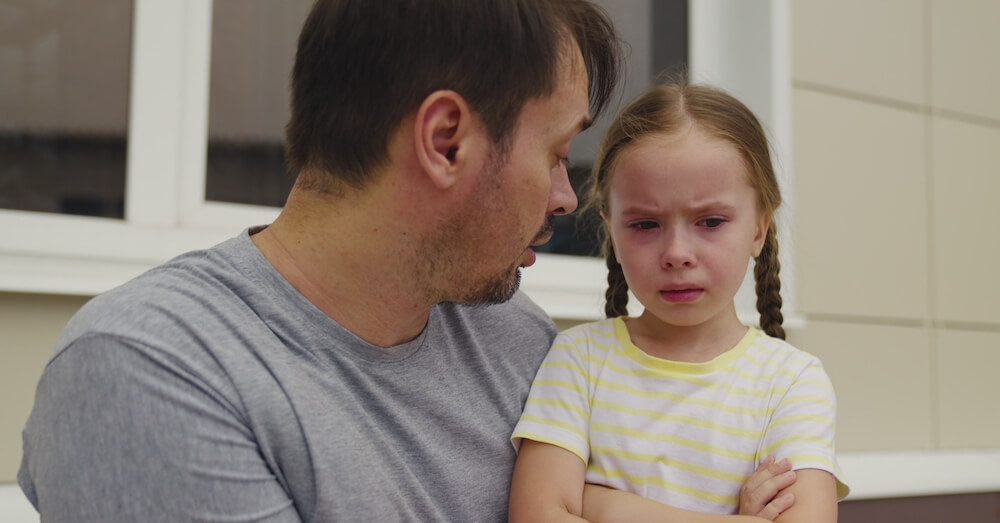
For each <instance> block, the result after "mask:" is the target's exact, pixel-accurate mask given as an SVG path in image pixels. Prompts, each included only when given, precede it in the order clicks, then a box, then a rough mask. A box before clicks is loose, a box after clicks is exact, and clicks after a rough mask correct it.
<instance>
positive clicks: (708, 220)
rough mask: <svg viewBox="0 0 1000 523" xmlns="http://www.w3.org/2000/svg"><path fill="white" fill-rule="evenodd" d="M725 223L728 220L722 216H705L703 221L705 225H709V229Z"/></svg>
mask: <svg viewBox="0 0 1000 523" xmlns="http://www.w3.org/2000/svg"><path fill="white" fill-rule="evenodd" d="M723 223H726V220H723V219H722V218H705V219H704V220H702V221H701V224H702V225H704V226H705V227H708V228H709V229H714V228H716V227H719V226H721V225H722V224H723Z"/></svg>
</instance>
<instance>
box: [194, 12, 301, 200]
mask: <svg viewBox="0 0 1000 523" xmlns="http://www.w3.org/2000/svg"><path fill="white" fill-rule="evenodd" d="M311 5H312V1H311V0H281V1H277V0H215V2H214V5H213V14H212V72H211V88H210V91H209V125H208V136H209V141H208V158H207V162H208V165H207V170H206V173H205V174H206V186H205V199H207V200H215V201H224V202H235V203H248V204H255V205H270V206H276V207H280V206H282V205H284V203H285V197H286V196H287V195H288V190H289V189H290V188H291V183H292V180H291V179H290V178H289V176H288V174H287V171H286V169H285V160H284V149H283V143H284V128H285V123H286V122H287V121H288V115H289V108H288V104H289V81H290V75H291V70H292V65H293V63H294V60H295V46H296V42H297V39H298V34H299V30H300V29H301V28H302V24H303V22H304V21H305V17H306V15H307V14H308V12H309V8H310V7H311Z"/></svg>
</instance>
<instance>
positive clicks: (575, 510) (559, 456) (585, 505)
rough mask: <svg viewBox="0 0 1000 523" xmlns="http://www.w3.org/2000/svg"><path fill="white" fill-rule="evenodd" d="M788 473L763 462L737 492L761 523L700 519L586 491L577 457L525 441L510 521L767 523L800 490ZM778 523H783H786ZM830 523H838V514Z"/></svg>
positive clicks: (605, 491) (611, 493)
mask: <svg viewBox="0 0 1000 523" xmlns="http://www.w3.org/2000/svg"><path fill="white" fill-rule="evenodd" d="M786 472H788V467H787V464H786V463H780V464H775V463H773V460H767V461H765V462H764V463H762V465H761V467H759V468H758V469H757V471H755V472H754V473H753V475H751V477H750V478H749V479H748V480H747V483H746V487H745V488H744V489H743V490H742V491H741V493H740V506H741V511H742V512H750V513H754V514H759V515H760V516H762V517H755V516H742V515H718V514H704V513H700V512H693V511H690V510H684V509H679V508H676V507H671V506H668V505H664V504H662V503H659V502H656V501H653V500H650V499H647V498H643V497H641V496H637V495H635V494H631V493H628V492H624V491H619V490H614V489H610V488H605V487H600V486H596V485H585V483H584V481H585V474H586V465H585V463H584V462H583V460H581V459H580V458H579V456H577V455H576V454H573V453H572V452H570V451H568V450H566V449H563V448H561V447H557V446H555V445H549V444H547V443H541V442H538V441H534V440H529V439H524V440H522V441H521V445H520V449H519V451H518V457H517V462H516V464H515V466H514V477H513V482H512V484H511V492H510V516H509V517H510V521H512V522H530V521H545V522H559V521H594V522H599V521H630V522H642V521H664V520H669V521H675V522H684V523H738V522H745V523H751V522H765V521H770V520H772V519H774V517H775V516H777V515H778V514H782V513H783V512H785V510H786V509H788V508H789V506H791V505H792V504H793V502H794V500H795V499H796V498H794V497H793V495H787V492H786V491H788V490H790V487H789V484H791V483H792V482H795V484H798V480H797V479H796V475H795V474H786ZM803 472H805V471H803ZM814 472H819V471H814ZM831 478H832V476H831ZM809 481H810V482H811V481H812V480H809ZM792 486H794V485H792ZM783 489H784V491H782V490H783ZM834 501H836V500H835V499H834ZM834 507H836V505H835V504H834ZM809 514H811V512H808V513H804V515H805V516H808V515H809ZM665 518H669V519H665ZM776 521H779V522H782V523H783V522H785V521H786V520H785V519H779V520H776ZM787 521H788V522H792V521H795V520H792V519H788V520H787ZM802 521H806V519H803V520H802ZM817 521H819V520H817ZM833 521H836V512H834V519H833Z"/></svg>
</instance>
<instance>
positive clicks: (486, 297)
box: [455, 215, 555, 305]
mask: <svg viewBox="0 0 1000 523" xmlns="http://www.w3.org/2000/svg"><path fill="white" fill-rule="evenodd" d="M554 227H555V216H553V215H550V216H548V217H546V219H545V223H543V224H542V228H541V230H539V231H538V234H537V235H535V238H534V239H533V240H532V242H531V243H532V244H534V243H538V242H540V241H542V240H544V239H546V238H548V237H550V236H551V235H552V231H553V228H554ZM520 287H521V267H520V265H518V264H516V263H515V265H513V266H511V267H508V268H507V269H505V270H504V271H502V272H501V273H499V274H497V275H496V276H494V277H490V278H485V279H483V280H482V283H481V285H479V286H477V287H472V288H470V289H469V292H468V293H467V294H466V295H465V297H464V299H459V300H455V301H457V302H459V303H466V304H483V305H496V304H500V303H506V302H507V301H509V300H510V299H511V298H513V297H514V294H516V293H517V290H518V289H519V288H520Z"/></svg>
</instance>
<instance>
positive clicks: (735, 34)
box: [0, 0, 792, 321]
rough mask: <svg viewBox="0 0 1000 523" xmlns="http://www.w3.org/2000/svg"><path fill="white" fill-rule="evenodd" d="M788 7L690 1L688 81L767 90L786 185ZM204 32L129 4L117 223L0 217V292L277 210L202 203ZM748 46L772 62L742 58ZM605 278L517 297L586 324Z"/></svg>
mask: <svg viewBox="0 0 1000 523" xmlns="http://www.w3.org/2000/svg"><path fill="white" fill-rule="evenodd" d="M747 4H752V5H753V6H755V8H754V10H755V12H757V13H758V15H759V14H760V11H759V10H760V9H764V13H765V14H764V15H763V16H765V17H768V18H769V19H770V22H769V23H770V24H771V25H770V26H771V30H770V31H768V32H767V33H769V34H766V35H763V36H762V35H760V34H754V33H755V32H756V33H760V31H759V27H758V28H750V27H747V24H746V19H745V18H744V15H745V13H743V12H744V11H746V10H747V7H746V5H747ZM740 6H743V7H740ZM789 10H790V7H789V0H755V1H754V2H749V3H748V2H746V0H717V1H714V2H702V1H699V2H691V31H690V34H691V43H690V47H691V51H692V52H691V54H692V63H691V64H690V69H691V72H692V75H693V76H694V78H695V79H696V80H697V79H703V80H706V81H711V82H713V83H716V84H718V85H722V86H723V87H726V88H727V89H729V90H730V91H731V92H733V93H734V94H737V96H741V95H742V93H750V92H760V90H761V89H763V90H764V91H763V92H765V93H769V95H768V96H769V102H770V107H768V108H767V109H766V110H767V114H760V113H758V114H759V116H761V117H762V120H764V121H765V124H766V125H768V124H769V127H770V130H771V134H772V140H773V141H774V142H775V149H776V150H777V151H780V152H781V156H782V157H783V158H784V160H785V161H784V164H783V166H784V170H782V179H783V181H788V180H789V179H790V177H789V176H787V173H788V172H789V171H788V168H789V166H790V155H789V151H790V150H791V149H790V147H789V138H790V125H791V124H790V121H791V119H790V104H791V101H790V89H791V80H790V70H789V69H790V66H789V63H790V51H789V45H790V38H789V31H790V29H789V24H790V17H789V15H788V13H789ZM211 28H212V2H211V0H171V1H169V2H164V1H162V0H134V4H133V28H132V54H131V56H132V59H131V61H132V62H131V63H132V66H131V77H130V82H131V85H130V89H129V93H130V99H129V122H128V124H129V125H128V148H127V150H128V154H127V160H126V164H127V166H126V193H125V216H124V219H123V220H115V219H105V218H92V217H83V216H71V215H59V214H49V213H39V212H29V211H14V210H0V291H12V292H28V293H53V294H70V295H87V296H89V295H95V294H98V293H101V292H103V291H105V290H108V289H110V288H111V287H114V286H116V285H119V284H121V283H124V282H125V281H127V280H128V279H130V278H132V277H134V276H136V275H138V274H139V273H141V272H143V271H144V270H147V269H149V268H152V267H154V266H156V265H158V264H160V263H163V262H164V261H166V260H167V259H169V258H171V257H173V256H175V255H177V254H180V253H183V252H186V251H190V250H194V249H199V248H204V247H208V246H211V245H213V244H215V243H218V242H220V241H223V240H225V239H227V238H230V237H232V236H234V235H235V234H236V233H237V232H239V231H240V230H242V229H243V228H245V227H248V226H251V225H255V224H264V223H270V222H271V221H273V220H274V218H275V217H276V216H277V214H278V209H277V208H271V207H263V206H254V205H243V204H232V203H224V202H214V201H206V200H205V165H206V162H205V159H206V149H207V136H208V98H209V78H210V67H211V64H210V60H211ZM719 28H726V29H725V30H720V29H719ZM752 29H757V30H756V31H754V30H752ZM761 38H763V39H764V41H763V42H760V41H759V40H760V39H761ZM748 39H754V40H756V41H758V44H759V45H764V46H767V47H768V48H770V49H771V53H770V54H768V55H767V56H762V55H757V56H750V57H748V56H746V53H743V54H740V51H741V50H742V49H746V48H747V47H748V46H747V45H746V42H747V41H748ZM748 60H750V61H751V62H753V61H757V62H759V63H757V62H753V63H751V64H750V67H752V68H753V70H757V71H768V72H769V73H768V74H763V75H756V76H755V75H749V76H748V77H740V78H735V77H733V76H732V75H729V76H728V77H727V76H725V75H724V74H721V72H722V71H726V70H727V67H730V66H732V65H733V64H734V63H739V64H741V68H740V70H741V71H745V70H747V67H748V65H747V61H748ZM718 80H724V81H722V82H719V81H718ZM749 105H751V108H753V109H755V110H758V108H755V107H753V104H749ZM788 187H789V186H787V185H786V188H785V194H786V198H788V199H790V193H791V191H790V190H789V188H788ZM787 223H790V215H789V217H788V222H787ZM786 233H787V231H786ZM788 241H789V240H787V239H783V244H784V245H785V246H787V245H790V244H789V243H788ZM790 251H791V249H790V248H788V247H785V248H784V249H783V250H782V252H783V253H784V256H787V254H788V253H789V252H790ZM782 267H783V272H782V280H783V282H785V292H783V294H784V295H786V296H791V295H792V294H791V292H790V290H791V287H790V285H789V281H790V280H789V278H790V276H791V270H790V268H791V267H792V264H791V263H790V261H789V260H787V259H786V260H783V262H782ZM605 278H606V271H605V268H604V262H603V260H599V259H594V258H586V257H577V256H566V255H554V254H545V253H541V254H539V255H538V262H537V263H536V265H535V266H534V267H531V268H528V269H526V270H525V271H524V273H523V285H522V288H523V289H525V291H526V292H527V293H528V294H529V295H531V296H532V297H533V298H534V299H535V300H536V301H537V302H538V303H539V304H540V305H541V306H542V307H543V308H544V309H545V310H546V311H547V312H548V313H549V314H550V315H552V316H553V317H557V318H566V319H580V320H585V319H593V318H598V317H601V315H602V314H601V310H602V303H603V293H604V288H605ZM633 301H634V300H633ZM744 301H745V300H744ZM785 303H786V310H788V309H790V307H788V305H787V304H789V303H790V300H789V298H788V297H786V302H785ZM741 310H742V308H741ZM749 311H751V312H752V302H751V308H750V309H749ZM749 321H753V319H752V318H749Z"/></svg>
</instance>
